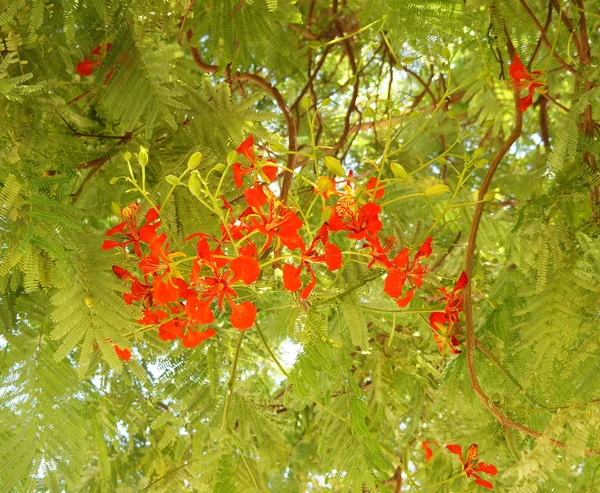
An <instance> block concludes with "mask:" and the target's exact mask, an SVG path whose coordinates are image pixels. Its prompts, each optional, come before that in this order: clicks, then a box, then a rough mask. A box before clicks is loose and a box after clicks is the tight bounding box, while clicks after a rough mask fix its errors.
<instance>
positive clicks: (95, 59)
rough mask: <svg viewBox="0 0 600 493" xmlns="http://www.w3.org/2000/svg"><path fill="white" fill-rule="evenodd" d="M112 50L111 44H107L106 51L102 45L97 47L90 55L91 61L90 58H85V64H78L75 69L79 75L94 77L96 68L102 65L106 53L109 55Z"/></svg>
mask: <svg viewBox="0 0 600 493" xmlns="http://www.w3.org/2000/svg"><path fill="white" fill-rule="evenodd" d="M111 48H112V45H111V44H110V43H107V44H106V49H104V47H103V46H102V45H98V46H96V47H95V48H94V49H93V50H92V52H91V54H90V58H91V60H89V59H88V57H84V59H83V62H79V63H78V64H77V66H76V67H75V69H76V70H77V73H78V74H79V75H81V76H83V77H88V76H90V75H92V71H93V70H94V67H96V66H97V65H100V62H101V61H102V58H103V57H104V55H105V54H106V53H108V52H109V51H110V50H111ZM106 80H108V78H107V79H106Z"/></svg>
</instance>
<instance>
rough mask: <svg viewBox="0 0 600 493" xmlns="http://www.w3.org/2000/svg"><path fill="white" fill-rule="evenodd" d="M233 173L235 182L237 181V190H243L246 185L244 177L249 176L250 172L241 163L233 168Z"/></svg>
mask: <svg viewBox="0 0 600 493" xmlns="http://www.w3.org/2000/svg"><path fill="white" fill-rule="evenodd" d="M231 171H233V181H235V188H242V186H243V185H244V175H247V174H248V173H249V172H250V170H248V169H244V168H242V164H241V163H235V164H234V165H233V166H232V167H231Z"/></svg>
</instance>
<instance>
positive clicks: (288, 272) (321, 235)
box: [283, 224, 342, 300]
mask: <svg viewBox="0 0 600 493" xmlns="http://www.w3.org/2000/svg"><path fill="white" fill-rule="evenodd" d="M328 236H329V228H328V227H327V224H323V226H321V229H320V230H319V232H318V233H317V235H316V236H315V239H314V240H313V241H312V242H311V244H310V245H309V246H308V248H304V246H302V256H301V261H300V265H299V266H298V267H295V266H293V265H291V264H285V265H284V266H283V287H284V288H285V289H286V290H288V291H292V292H295V291H298V290H299V289H300V288H301V287H302V281H301V280H300V274H301V273H302V269H303V268H306V270H307V271H308V273H309V274H310V276H311V280H310V282H309V283H308V284H307V285H306V287H305V288H304V289H303V290H302V292H301V293H300V298H302V299H303V300H304V299H306V298H308V297H309V296H310V293H311V292H312V290H313V289H314V287H315V285H316V284H317V276H316V275H315V273H314V271H313V269H312V266H311V264H326V265H327V268H328V269H329V270H331V271H333V270H337V269H339V268H340V267H341V266H342V251H341V250H340V248H339V247H338V246H337V245H334V244H332V243H328V241H327V240H328ZM319 244H321V247H319Z"/></svg>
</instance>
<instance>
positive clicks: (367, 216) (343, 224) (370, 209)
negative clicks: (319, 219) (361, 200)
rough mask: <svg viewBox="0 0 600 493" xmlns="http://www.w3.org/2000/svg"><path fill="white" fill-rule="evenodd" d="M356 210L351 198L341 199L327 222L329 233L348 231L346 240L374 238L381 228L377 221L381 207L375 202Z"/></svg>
mask: <svg viewBox="0 0 600 493" xmlns="http://www.w3.org/2000/svg"><path fill="white" fill-rule="evenodd" d="M355 209H356V200H355V199H353V198H351V197H341V198H340V199H339V200H338V201H337V204H336V205H335V208H334V210H333V214H332V215H331V217H330V218H329V221H327V223H328V225H329V229H331V231H349V232H350V234H349V235H348V238H351V239H354V240H362V239H365V238H366V237H367V236H374V235H376V234H377V233H378V232H379V231H381V228H382V227H383V224H382V223H381V220H380V219H379V213H380V212H381V207H379V205H377V204H376V203H375V202H367V203H366V204H365V205H363V206H361V207H359V208H358V210H355Z"/></svg>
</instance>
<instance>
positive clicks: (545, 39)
mask: <svg viewBox="0 0 600 493" xmlns="http://www.w3.org/2000/svg"><path fill="white" fill-rule="evenodd" d="M519 2H520V3H521V5H522V6H523V10H525V12H526V13H527V15H528V16H529V17H530V18H531V20H532V21H533V23H534V24H535V25H536V27H537V28H538V31H539V32H540V35H541V36H542V41H543V43H544V45H546V48H548V49H549V50H550V51H551V52H552V55H553V56H554V58H556V61H557V62H558V63H560V65H561V66H562V67H563V68H564V69H565V70H568V71H569V72H571V73H572V74H577V70H575V69H574V68H573V67H571V65H569V64H568V63H567V62H565V61H564V60H563V59H562V58H561V57H560V55H559V54H558V53H556V51H554V50H553V49H552V43H550V41H549V40H548V36H546V31H545V30H544V26H542V25H541V24H540V21H538V19H537V17H536V16H535V14H534V13H533V12H532V10H531V9H530V8H529V5H527V2H526V1H525V0H519Z"/></svg>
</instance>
